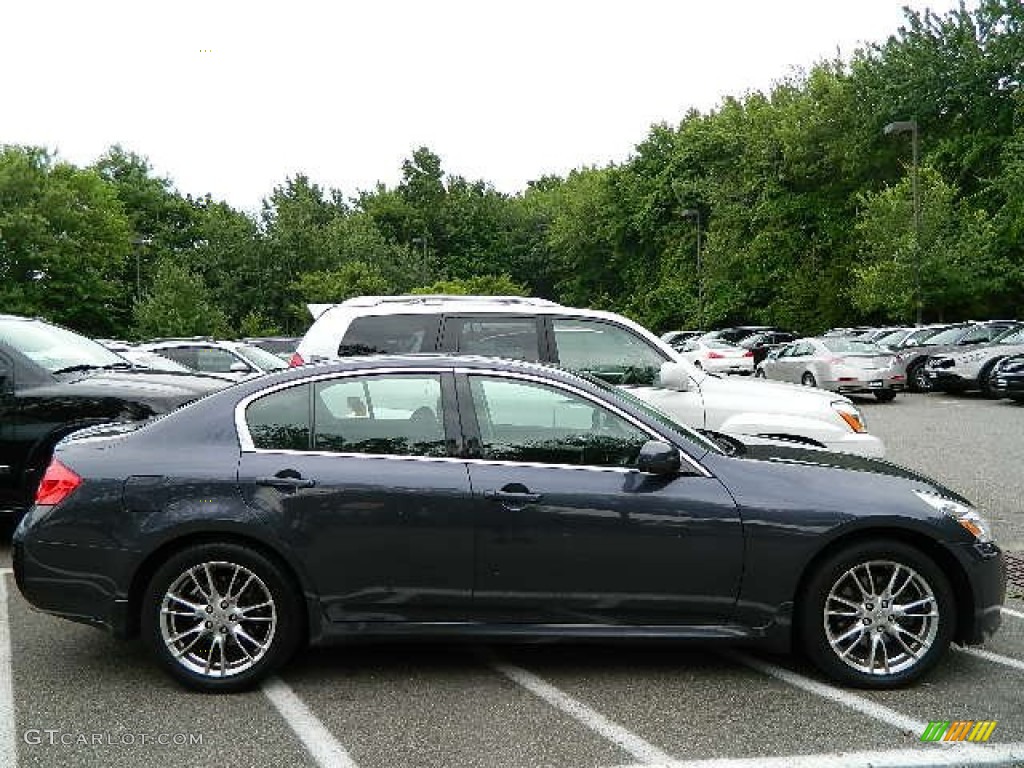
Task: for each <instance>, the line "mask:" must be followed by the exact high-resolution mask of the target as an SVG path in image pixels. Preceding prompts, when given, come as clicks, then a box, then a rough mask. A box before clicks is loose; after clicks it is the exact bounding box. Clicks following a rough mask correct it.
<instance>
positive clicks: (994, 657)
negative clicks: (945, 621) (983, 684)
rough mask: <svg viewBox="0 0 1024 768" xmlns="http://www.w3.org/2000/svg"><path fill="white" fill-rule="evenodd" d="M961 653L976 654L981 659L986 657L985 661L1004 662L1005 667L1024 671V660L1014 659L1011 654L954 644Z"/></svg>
mask: <svg viewBox="0 0 1024 768" xmlns="http://www.w3.org/2000/svg"><path fill="white" fill-rule="evenodd" d="M953 647H954V648H955V649H956V650H957V651H959V652H960V653H966V654H967V655H968V656H976V657H978V658H979V659H985V661H991V662H992V663H994V664H1002V665H1003V666H1004V667H1010V668H1011V669H1017V670H1020V671H1021V672H1024V661H1021V660H1020V659H1014V658H1011V657H1010V656H1001V655H1000V654H998V653H992V651H986V650H984V649H982V648H958V647H956V646H953Z"/></svg>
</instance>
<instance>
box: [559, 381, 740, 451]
mask: <svg viewBox="0 0 1024 768" xmlns="http://www.w3.org/2000/svg"><path fill="white" fill-rule="evenodd" d="M569 373H572V374H574V375H576V376H579V377H580V378H581V379H586V380H587V381H589V382H590V383H591V384H594V385H596V386H598V387H600V388H601V389H602V390H603V391H604V393H605V394H606V395H608V396H609V397H610V398H611V399H612V400H618V401H619V402H625V403H628V404H629V405H631V406H633V407H634V408H636V409H637V410H639V411H642V412H643V413H645V414H647V415H648V416H649V417H650V418H651V420H652V421H654V422H655V423H657V424H660V425H661V426H663V427H665V428H667V429H671V430H672V431H674V432H680V433H682V434H683V435H686V437H688V438H689V439H690V440H691V441H692V442H694V443H696V444H697V445H699V446H700V447H701V448H704V449H706V450H709V451H714V452H715V453H719V454H721V453H724V451H723V450H722V449H721V447H719V445H718V444H717V443H715V442H713V441H712V440H710V439H708V438H707V437H704V435H702V434H700V433H699V432H697V431H695V430H694V429H692V428H690V427H688V426H686V425H685V424H680V423H679V422H678V421H676V420H675V419H673V418H672V417H671V416H668V415H667V414H665V413H663V412H662V411H659V410H658V409H657V408H655V407H654V406H653V405H651V404H650V403H648V402H646V401H645V400H641V399H640V398H639V397H637V396H636V395H634V394H632V393H631V392H630V391H629V390H628V389H623V388H621V387H616V386H614V385H612V384H609V383H608V382H606V381H604V380H602V379H599V378H597V377H596V376H592V375H591V374H589V373H586V372H585V371H569Z"/></svg>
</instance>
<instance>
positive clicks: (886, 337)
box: [875, 328, 910, 344]
mask: <svg viewBox="0 0 1024 768" xmlns="http://www.w3.org/2000/svg"><path fill="white" fill-rule="evenodd" d="M909 335H910V334H909V333H908V332H907V329H906V328H897V329H896V330H895V331H889V332H888V333H886V334H883V335H882V336H879V337H878V338H877V339H875V343H876V344H898V343H899V342H900V341H902V340H903V339H904V338H905V337H906V336H909Z"/></svg>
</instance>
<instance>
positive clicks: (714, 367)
mask: <svg viewBox="0 0 1024 768" xmlns="http://www.w3.org/2000/svg"><path fill="white" fill-rule="evenodd" d="M679 354H680V355H681V356H682V357H683V359H685V360H687V361H689V362H691V363H693V365H694V366H695V367H697V368H703V369H704V370H705V371H708V372H709V373H739V374H742V375H743V376H749V375H750V374H752V373H753V372H754V353H753V352H752V351H751V350H749V349H744V348H743V347H739V346H737V345H735V344H730V343H729V342H727V341H719V340H718V339H690V340H689V341H687V342H686V344H684V345H683V348H682V350H681V351H680V353H679Z"/></svg>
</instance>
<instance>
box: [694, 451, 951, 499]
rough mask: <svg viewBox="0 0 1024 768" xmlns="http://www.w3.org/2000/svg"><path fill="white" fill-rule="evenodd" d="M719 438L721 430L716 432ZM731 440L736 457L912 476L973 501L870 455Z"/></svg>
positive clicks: (917, 481)
mask: <svg viewBox="0 0 1024 768" xmlns="http://www.w3.org/2000/svg"><path fill="white" fill-rule="evenodd" d="M713 436H714V437H715V438H716V439H717V440H718V441H719V442H720V441H721V439H722V437H723V436H722V435H721V434H714V435H713ZM724 437H726V439H727V441H728V442H729V443H731V444H732V448H733V450H732V451H730V455H731V457H732V458H735V459H739V460H741V461H743V460H749V461H767V462H771V463H774V464H791V465H799V466H811V467H820V468H822V469H841V470H846V471H848V472H864V473H870V474H873V475H884V476H887V477H892V478H898V479H901V480H909V481H911V482H912V483H914V484H915V485H917V486H920V487H921V488H922V489H924V488H931V489H934V490H935V491H937V492H939V493H941V494H942V495H944V496H947V497H949V498H951V499H955V500H957V501H959V502H961V503H963V504H969V503H970V502H969V501H968V500H967V499H965V498H964V497H963V496H961V495H960V494H958V493H956V492H955V491H953V490H951V489H949V488H947V487H946V486H944V485H942V484H941V483H939V482H937V481H935V480H933V479H932V478H930V477H928V476H927V475H922V474H921V473H920V472H915V471H914V470H912V469H907V468H906V467H901V466H899V465H898V464H893V463H892V462H891V461H885V460H883V459H872V458H868V457H867V456H858V455H855V454H851V453H839V452H834V451H822V450H817V449H814V448H804V447H801V446H797V445H792V444H789V443H786V442H784V441H781V440H767V439H763V438H750V437H747V436H746V435H728V436H724Z"/></svg>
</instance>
